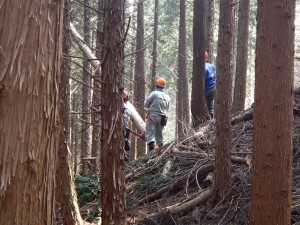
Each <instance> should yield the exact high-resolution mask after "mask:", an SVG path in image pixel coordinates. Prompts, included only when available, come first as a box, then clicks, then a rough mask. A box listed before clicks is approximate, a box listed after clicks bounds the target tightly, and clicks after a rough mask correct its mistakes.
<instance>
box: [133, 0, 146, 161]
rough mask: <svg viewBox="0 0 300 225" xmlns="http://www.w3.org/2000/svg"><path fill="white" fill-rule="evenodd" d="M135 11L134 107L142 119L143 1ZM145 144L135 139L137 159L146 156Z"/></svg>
mask: <svg viewBox="0 0 300 225" xmlns="http://www.w3.org/2000/svg"><path fill="white" fill-rule="evenodd" d="M137 5H138V6H137V7H138V9H137V33H136V51H137V53H136V59H135V70H134V72H135V76H134V77H135V79H134V106H135V107H136V109H137V111H138V113H139V114H140V115H141V117H142V118H143V117H144V115H145V110H144V101H145V65H144V64H145V52H144V48H145V44H144V0H139V2H138V4H137ZM145 150H146V149H145V142H144V141H143V140H141V139H137V157H140V156H143V155H145V154H146V151H145Z"/></svg>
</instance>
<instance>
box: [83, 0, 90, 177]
mask: <svg viewBox="0 0 300 225" xmlns="http://www.w3.org/2000/svg"><path fill="white" fill-rule="evenodd" d="M89 4H90V3H89V0H84V20H83V38H84V41H85V43H87V45H89V44H90V39H91V37H90V36H91V35H90V19H91V14H90V8H89ZM90 72H91V65H90V63H89V62H88V60H87V59H83V70H82V81H83V83H84V84H83V85H82V116H81V118H82V139H81V151H82V152H81V165H83V168H82V171H81V172H82V173H83V174H85V173H87V172H88V162H87V160H84V158H87V157H89V156H90V147H91V145H90V120H91V117H90V102H91V89H90V86H91V75H90Z"/></svg>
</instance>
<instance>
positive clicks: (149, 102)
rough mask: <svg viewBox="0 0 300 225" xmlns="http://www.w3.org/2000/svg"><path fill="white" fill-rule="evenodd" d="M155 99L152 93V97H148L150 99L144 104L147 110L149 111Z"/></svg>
mask: <svg viewBox="0 0 300 225" xmlns="http://www.w3.org/2000/svg"><path fill="white" fill-rule="evenodd" d="M153 97H154V94H153V92H152V93H150V95H149V96H148V98H146V99H145V102H144V106H145V108H147V109H148V108H149V107H150V105H151V103H152V101H153Z"/></svg>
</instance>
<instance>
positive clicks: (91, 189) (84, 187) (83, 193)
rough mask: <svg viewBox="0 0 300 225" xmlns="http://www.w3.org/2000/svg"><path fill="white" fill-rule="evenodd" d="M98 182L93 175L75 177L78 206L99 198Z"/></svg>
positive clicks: (97, 178) (97, 177)
mask: <svg viewBox="0 0 300 225" xmlns="http://www.w3.org/2000/svg"><path fill="white" fill-rule="evenodd" d="M98 180H99V176H98V175H95V174H94V175H90V176H80V175H77V176H76V177H75V186H76V192H77V197H78V201H79V204H80V205H84V204H86V203H88V202H92V201H93V200H95V199H97V198H99V194H100V185H99V181H98Z"/></svg>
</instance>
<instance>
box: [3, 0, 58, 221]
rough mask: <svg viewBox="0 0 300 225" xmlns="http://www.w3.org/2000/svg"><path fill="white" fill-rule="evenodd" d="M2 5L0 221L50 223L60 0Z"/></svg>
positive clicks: (52, 209) (56, 119)
mask: <svg viewBox="0 0 300 225" xmlns="http://www.w3.org/2000/svg"><path fill="white" fill-rule="evenodd" d="M0 5H1V7H0V18H1V23H0V30H1V34H0V43H1V53H0V68H1V73H0V85H1V86H2V89H1V91H0V106H1V107H0V115H1V116H0V149H1V151H0V177H1V179H0V218H1V219H0V224H1V225H11V224H18V225H28V224H30V225H52V224H55V220H54V216H53V215H54V214H55V212H54V198H55V185H56V183H55V173H56V169H57V160H58V158H57V154H58V144H59V139H58V138H59V136H58V135H59V132H60V129H59V127H58V126H57V122H58V121H59V114H58V110H59V106H58V105H59V102H58V94H59V93H58V90H57V84H58V83H59V77H60V57H61V44H60V43H62V30H63V29H62V19H63V1H56V2H55V4H54V3H53V2H49V1H45V0H38V1H37V0H32V1H19V0H11V1H2V2H1V4H0ZM45 15H47V16H45Z"/></svg>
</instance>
